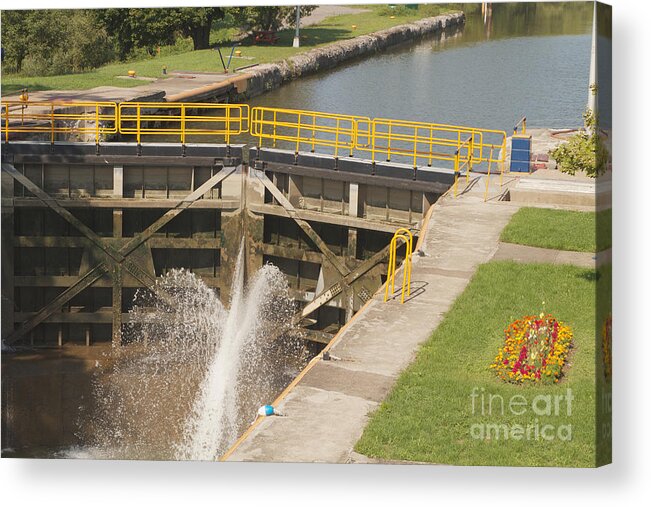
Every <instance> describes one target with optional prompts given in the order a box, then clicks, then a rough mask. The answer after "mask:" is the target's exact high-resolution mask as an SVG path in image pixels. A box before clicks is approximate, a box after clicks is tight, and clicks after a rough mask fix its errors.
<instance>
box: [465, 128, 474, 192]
mask: <svg viewBox="0 0 651 507" xmlns="http://www.w3.org/2000/svg"><path fill="white" fill-rule="evenodd" d="M469 141H470V143H469V144H468V161H467V163H466V186H468V181H469V180H470V170H471V169H472V152H473V150H474V135H473V134H470V138H469Z"/></svg>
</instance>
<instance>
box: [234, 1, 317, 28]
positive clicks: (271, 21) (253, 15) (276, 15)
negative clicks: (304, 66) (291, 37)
mask: <svg viewBox="0 0 651 507" xmlns="http://www.w3.org/2000/svg"><path fill="white" fill-rule="evenodd" d="M316 7H317V6H316V5H303V6H301V16H307V15H309V14H310V13H311V12H312V11H313V10H314V9H316ZM232 10H233V11H234V14H235V17H236V19H239V20H240V22H241V23H243V24H245V25H246V26H248V27H249V28H251V29H252V30H278V29H279V28H280V27H282V26H283V25H289V26H294V23H295V19H296V17H295V16H296V7H292V6H278V7H234V8H232Z"/></svg>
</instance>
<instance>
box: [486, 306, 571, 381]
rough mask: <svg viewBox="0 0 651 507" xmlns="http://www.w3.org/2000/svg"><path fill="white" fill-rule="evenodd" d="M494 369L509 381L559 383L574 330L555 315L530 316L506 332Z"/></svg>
mask: <svg viewBox="0 0 651 507" xmlns="http://www.w3.org/2000/svg"><path fill="white" fill-rule="evenodd" d="M504 334H505V340H504V346H503V347H501V348H500V349H499V351H498V353H497V356H496V357H495V361H494V362H493V364H491V366H490V368H491V369H493V370H494V371H495V373H496V374H497V376H498V377H499V378H500V379H502V380H504V381H505V382H510V383H516V384H521V383H525V382H534V383H535V382H542V383H546V384H550V383H554V382H558V379H559V378H560V376H561V373H562V371H563V366H564V365H565V360H566V359H567V354H568V352H569V350H570V347H571V344H572V331H571V329H570V328H569V327H568V326H566V325H565V324H563V323H562V322H559V321H558V320H556V319H555V318H554V317H552V316H551V315H543V314H540V317H535V316H527V317H523V318H521V319H518V320H516V321H514V322H512V323H511V324H510V325H509V327H508V328H506V329H505V330H504Z"/></svg>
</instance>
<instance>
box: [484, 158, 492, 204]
mask: <svg viewBox="0 0 651 507" xmlns="http://www.w3.org/2000/svg"><path fill="white" fill-rule="evenodd" d="M492 162H493V147H492V146H491V148H490V152H489V155H488V171H487V173H486V189H485V190H484V202H486V200H487V198H488V185H489V184H490V180H491V163H492Z"/></svg>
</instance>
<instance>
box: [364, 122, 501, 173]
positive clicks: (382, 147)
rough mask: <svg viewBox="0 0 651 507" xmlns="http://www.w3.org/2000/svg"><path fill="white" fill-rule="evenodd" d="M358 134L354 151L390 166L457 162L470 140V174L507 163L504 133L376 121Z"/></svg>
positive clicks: (454, 126)
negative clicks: (363, 153)
mask: <svg viewBox="0 0 651 507" xmlns="http://www.w3.org/2000/svg"><path fill="white" fill-rule="evenodd" d="M357 131H358V138H357V140H356V143H355V149H356V150H359V151H363V152H367V153H370V154H371V160H373V161H376V160H377V159H378V158H379V157H380V156H383V157H384V158H385V160H387V161H389V162H390V161H391V160H394V161H397V162H405V163H411V165H412V166H413V167H414V168H417V167H418V166H424V165H427V166H428V167H431V166H432V165H433V162H434V161H436V160H440V161H447V162H454V161H455V159H456V156H457V151H458V150H459V148H460V147H461V146H462V144H464V142H465V140H466V139H467V138H468V137H469V136H470V137H471V138H472V140H471V143H470V144H471V152H470V154H469V158H470V170H471V171H472V169H473V167H475V168H477V166H479V165H480V164H482V163H484V164H486V165H488V164H496V163H503V162H504V161H505V159H506V132H504V131H502V130H491V129H480V128H473V127H464V126H458V125H444V124H438V123H423V122H414V121H407V120H394V119H388V118H374V119H373V120H372V121H371V122H370V125H369V129H368V130H366V129H364V128H362V127H359V128H358V129H357ZM497 148H499V150H497Z"/></svg>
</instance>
